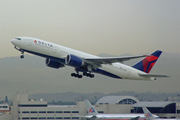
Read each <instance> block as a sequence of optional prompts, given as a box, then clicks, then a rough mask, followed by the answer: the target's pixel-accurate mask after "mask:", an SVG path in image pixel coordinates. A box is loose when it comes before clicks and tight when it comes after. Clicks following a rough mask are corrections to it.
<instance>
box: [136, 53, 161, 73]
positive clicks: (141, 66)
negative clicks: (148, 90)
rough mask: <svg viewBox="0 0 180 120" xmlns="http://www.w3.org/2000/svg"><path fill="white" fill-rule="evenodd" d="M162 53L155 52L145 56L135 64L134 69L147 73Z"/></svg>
mask: <svg viewBox="0 0 180 120" xmlns="http://www.w3.org/2000/svg"><path fill="white" fill-rule="evenodd" d="M161 53H162V51H160V50H156V51H155V52H154V53H152V54H151V55H150V56H147V57H146V58H144V59H143V60H141V61H140V62H138V63H137V64H135V65H134V66H132V67H134V68H136V69H138V70H141V71H143V72H146V73H149V72H150V71H151V69H152V67H153V66H154V64H155V63H156V61H157V60H158V58H159V56H160V55H161Z"/></svg>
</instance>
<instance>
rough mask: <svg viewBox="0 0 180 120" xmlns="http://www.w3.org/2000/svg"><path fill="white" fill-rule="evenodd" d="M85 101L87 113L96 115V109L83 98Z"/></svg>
mask: <svg viewBox="0 0 180 120" xmlns="http://www.w3.org/2000/svg"><path fill="white" fill-rule="evenodd" d="M85 103H86V107H87V112H88V115H93V116H95V115H97V114H98V112H97V111H96V109H95V108H94V107H93V106H92V105H91V103H90V102H89V101H88V100H85Z"/></svg>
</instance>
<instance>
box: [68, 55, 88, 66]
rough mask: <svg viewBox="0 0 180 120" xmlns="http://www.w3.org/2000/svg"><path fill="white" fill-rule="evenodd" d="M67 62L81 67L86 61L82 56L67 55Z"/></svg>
mask: <svg viewBox="0 0 180 120" xmlns="http://www.w3.org/2000/svg"><path fill="white" fill-rule="evenodd" d="M65 64H67V65H71V66H74V67H81V66H83V65H84V61H83V60H82V58H80V57H78V56H75V55H67V57H66V59H65Z"/></svg>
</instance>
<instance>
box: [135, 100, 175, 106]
mask: <svg viewBox="0 0 180 120" xmlns="http://www.w3.org/2000/svg"><path fill="white" fill-rule="evenodd" d="M172 103H175V102H164V101H161V102H138V103H136V104H134V105H132V107H165V106H167V105H169V104H172Z"/></svg>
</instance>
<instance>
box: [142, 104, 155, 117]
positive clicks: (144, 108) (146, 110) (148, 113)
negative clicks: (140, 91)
mask: <svg viewBox="0 0 180 120" xmlns="http://www.w3.org/2000/svg"><path fill="white" fill-rule="evenodd" d="M142 109H143V112H144V115H145V117H146V120H153V119H155V117H154V116H153V115H152V114H151V112H150V111H149V110H148V109H147V108H146V107H142Z"/></svg>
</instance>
